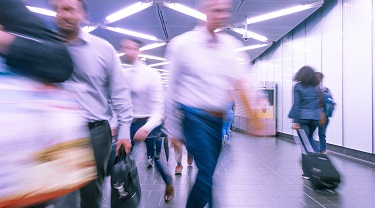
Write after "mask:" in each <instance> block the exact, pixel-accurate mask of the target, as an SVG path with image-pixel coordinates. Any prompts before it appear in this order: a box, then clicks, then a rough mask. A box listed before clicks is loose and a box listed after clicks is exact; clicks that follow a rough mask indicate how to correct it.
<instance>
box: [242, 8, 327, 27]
mask: <svg viewBox="0 0 375 208" xmlns="http://www.w3.org/2000/svg"><path fill="white" fill-rule="evenodd" d="M317 6H321V5H320V4H304V5H298V6H293V7H290V8H286V9H282V10H278V11H275V12H271V13H267V14H263V15H260V16H256V17H251V18H248V19H247V20H246V23H247V24H253V23H256V22H262V21H265V20H269V19H274V18H277V17H281V16H285V15H288V14H293V13H297V12H300V11H304V10H307V9H311V8H313V7H317Z"/></svg>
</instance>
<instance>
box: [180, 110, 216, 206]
mask: <svg viewBox="0 0 375 208" xmlns="http://www.w3.org/2000/svg"><path fill="white" fill-rule="evenodd" d="M181 110H182V111H183V114H184V120H183V123H182V125H183V131H184V136H185V139H186V145H187V149H188V151H189V153H190V154H191V155H193V157H194V160H195V164H196V166H197V167H198V169H199V170H198V174H197V177H196V179H195V184H194V186H193V188H192V189H191V191H190V194H189V198H188V201H187V204H186V207H188V208H203V207H204V206H205V205H206V204H207V203H208V205H209V207H213V203H212V176H213V174H214V172H215V168H216V164H217V161H218V159H219V155H220V150H221V144H222V143H221V133H222V132H221V130H222V118H217V117H214V116H212V115H211V114H209V113H207V112H206V111H204V110H201V109H196V108H191V107H187V106H184V105H181Z"/></svg>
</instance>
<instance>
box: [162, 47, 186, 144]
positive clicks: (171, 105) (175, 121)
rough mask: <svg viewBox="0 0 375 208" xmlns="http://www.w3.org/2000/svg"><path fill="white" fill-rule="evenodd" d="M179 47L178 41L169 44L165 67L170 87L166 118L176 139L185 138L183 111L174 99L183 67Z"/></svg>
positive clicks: (166, 102)
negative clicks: (167, 62)
mask: <svg viewBox="0 0 375 208" xmlns="http://www.w3.org/2000/svg"><path fill="white" fill-rule="evenodd" d="M178 52H179V49H178V43H176V42H175V41H173V40H172V41H171V42H170V43H169V44H168V47H167V51H166V55H165V58H166V59H167V60H168V61H169V62H170V63H169V64H168V65H166V67H165V69H166V70H167V71H168V72H169V79H168V88H167V95H166V101H165V119H166V122H167V123H168V128H169V131H170V134H171V136H172V137H173V138H174V139H183V131H182V120H181V112H180V110H179V108H178V103H177V102H176V101H175V100H174V99H173V98H174V97H175V93H174V92H175V91H176V90H175V89H176V88H177V77H178V75H179V71H180V67H181V63H180V60H181V56H179V55H181V54H180V53H178Z"/></svg>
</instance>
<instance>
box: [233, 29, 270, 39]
mask: <svg viewBox="0 0 375 208" xmlns="http://www.w3.org/2000/svg"><path fill="white" fill-rule="evenodd" d="M233 31H234V32H236V33H239V34H241V35H243V34H244V33H245V29H243V28H234V29H233ZM247 37H250V38H253V39H255V40H259V41H262V42H267V41H268V38H267V37H264V36H262V35H259V34H257V33H254V32H251V31H247Z"/></svg>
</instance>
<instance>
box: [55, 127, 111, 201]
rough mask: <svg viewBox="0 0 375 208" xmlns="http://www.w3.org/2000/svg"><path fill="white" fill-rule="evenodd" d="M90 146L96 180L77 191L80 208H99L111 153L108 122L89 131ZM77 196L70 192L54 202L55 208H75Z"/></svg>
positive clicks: (75, 193)
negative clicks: (94, 162) (94, 161)
mask: <svg viewBox="0 0 375 208" xmlns="http://www.w3.org/2000/svg"><path fill="white" fill-rule="evenodd" d="M90 134H91V141H92V146H93V149H94V156H95V160H96V167H97V173H98V178H97V179H96V180H94V181H92V182H91V183H89V184H88V185H86V186H85V187H83V188H81V189H80V190H79V192H80V198H81V208H100V207H101V200H102V185H103V179H104V177H105V175H106V170H107V164H108V159H109V155H110V152H111V144H112V135H111V128H110V126H109V123H108V122H105V123H104V124H103V125H101V126H97V127H95V128H92V129H90ZM77 194H78V192H77V191H75V192H72V193H70V194H67V195H65V196H63V197H60V198H58V199H56V200H55V201H54V205H55V207H57V208H60V207H61V208H67V207H69V208H74V207H77Z"/></svg>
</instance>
